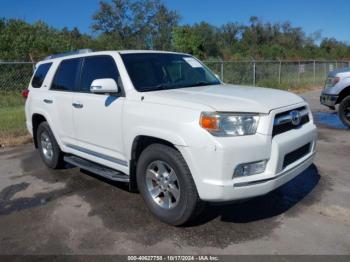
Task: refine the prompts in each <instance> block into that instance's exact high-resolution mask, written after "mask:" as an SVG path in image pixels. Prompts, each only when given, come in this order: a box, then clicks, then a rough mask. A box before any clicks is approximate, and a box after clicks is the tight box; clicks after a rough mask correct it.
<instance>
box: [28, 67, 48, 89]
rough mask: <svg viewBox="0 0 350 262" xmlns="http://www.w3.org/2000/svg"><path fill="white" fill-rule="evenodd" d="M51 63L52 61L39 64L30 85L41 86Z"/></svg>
mask: <svg viewBox="0 0 350 262" xmlns="http://www.w3.org/2000/svg"><path fill="white" fill-rule="evenodd" d="M51 65H52V63H46V64H41V65H39V67H38V69H37V70H36V71H35V73H34V76H33V80H32V87H34V88H40V87H41V86H42V84H43V82H44V79H45V77H46V75H47V72H48V71H49V70H50V67H51Z"/></svg>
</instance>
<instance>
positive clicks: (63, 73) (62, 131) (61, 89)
mask: <svg viewBox="0 0 350 262" xmlns="http://www.w3.org/2000/svg"><path fill="white" fill-rule="evenodd" d="M81 61H82V59H80V58H74V59H66V60H62V61H61V63H60V64H59V66H58V68H57V70H56V73H55V76H54V78H53V81H52V83H51V87H50V90H49V92H47V95H46V97H45V98H44V99H43V102H44V104H45V107H46V108H47V111H48V112H49V116H50V117H51V118H52V125H53V126H52V129H53V131H54V133H55V135H56V136H58V138H59V139H60V140H61V142H62V143H63V144H64V145H65V146H67V145H72V144H73V145H74V144H75V143H76V142H75V130H74V124H73V115H72V108H73V107H72V99H73V93H74V92H75V90H76V88H77V83H78V82H77V81H78V76H79V70H80V66H81Z"/></svg>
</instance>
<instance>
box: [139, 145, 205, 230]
mask: <svg viewBox="0 0 350 262" xmlns="http://www.w3.org/2000/svg"><path fill="white" fill-rule="evenodd" d="M164 168H165V169H164ZM164 170H165V171H166V172H163V171H164ZM162 172H163V174H164V176H163V180H162V178H160V177H161V176H160V174H162ZM155 173H158V178H159V179H160V181H156V179H153V178H155V177H156V176H155ZM174 174H175V177H176V181H175V180H174V178H175V177H174ZM136 176H137V177H136V178H137V185H138V188H139V191H140V193H141V195H142V197H143V200H144V202H145V203H146V205H147V207H148V209H149V210H150V211H151V213H152V214H153V215H155V216H156V217H157V218H158V219H160V220H161V221H163V222H165V223H167V224H170V225H175V226H180V225H185V224H187V223H189V222H191V221H193V220H194V219H195V218H196V217H197V215H198V214H199V213H200V212H201V211H202V209H203V207H204V203H203V202H202V201H201V200H200V198H199V196H198V192H197V188H196V185H195V183H194V181H193V178H192V175H191V172H190V170H189V168H188V166H187V164H186V162H185V160H184V159H183V157H182V155H181V154H180V152H178V151H177V150H175V149H174V148H172V147H169V146H166V145H162V144H152V145H150V146H148V147H147V148H146V149H145V150H144V151H143V152H142V153H141V155H140V157H139V160H138V162H137V171H136ZM166 178H168V180H167V181H168V190H167V191H166V188H165V185H164V183H165V184H166V183H167V181H165V180H166ZM164 181H165V182H164ZM176 186H177V188H176V189H177V193H176V189H175V187H176ZM152 187H153V190H154V191H152V192H155V193H154V195H153V196H152V195H151V188H152ZM164 188H165V189H164ZM164 190H165V191H164ZM159 191H160V193H159ZM174 193H176V194H174ZM157 194H158V195H157ZM166 195H167V196H168V198H166Z"/></svg>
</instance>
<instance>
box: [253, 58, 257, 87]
mask: <svg viewBox="0 0 350 262" xmlns="http://www.w3.org/2000/svg"><path fill="white" fill-rule="evenodd" d="M255 78H256V63H255V60H253V86H255V83H256V79H255Z"/></svg>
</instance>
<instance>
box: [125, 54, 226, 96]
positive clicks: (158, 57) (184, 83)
mask: <svg viewBox="0 0 350 262" xmlns="http://www.w3.org/2000/svg"><path fill="white" fill-rule="evenodd" d="M121 56H122V59H123V61H124V64H125V67H126V70H127V71H128V74H129V76H130V78H131V81H132V83H133V84H134V86H135V88H136V89H137V90H138V91H140V92H147V91H155V90H164V89H175V88H184V87H194V86H205V85H218V84H220V81H219V80H218V79H217V78H216V77H215V75H214V74H213V73H212V72H211V71H210V70H209V69H207V68H206V67H204V65H203V64H202V63H200V62H199V61H198V60H197V59H195V58H193V57H192V56H189V55H182V54H170V53H137V54H122V55H121Z"/></svg>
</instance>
